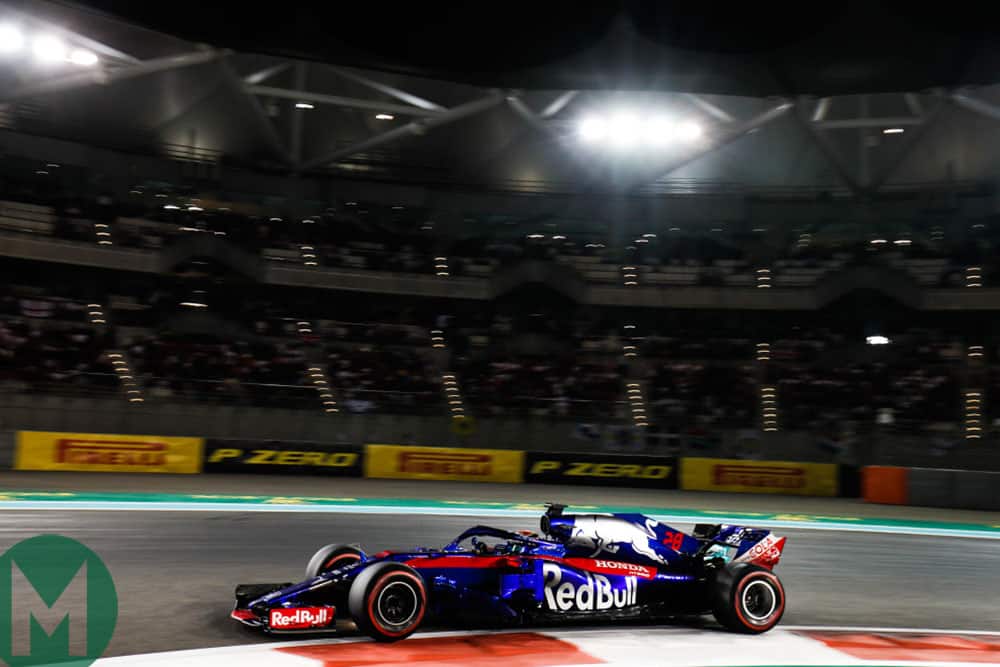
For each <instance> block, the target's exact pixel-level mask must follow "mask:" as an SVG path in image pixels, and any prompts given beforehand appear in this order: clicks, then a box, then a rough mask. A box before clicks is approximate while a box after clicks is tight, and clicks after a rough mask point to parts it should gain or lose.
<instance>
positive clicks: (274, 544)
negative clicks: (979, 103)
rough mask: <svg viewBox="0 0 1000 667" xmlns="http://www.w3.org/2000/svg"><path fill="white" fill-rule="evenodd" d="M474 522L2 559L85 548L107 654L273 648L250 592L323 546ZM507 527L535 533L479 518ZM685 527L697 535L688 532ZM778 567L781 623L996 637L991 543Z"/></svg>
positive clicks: (331, 519)
mask: <svg viewBox="0 0 1000 667" xmlns="http://www.w3.org/2000/svg"><path fill="white" fill-rule="evenodd" d="M476 522H477V521H476V519H475V518H469V517H434V516H419V517H415V516H406V517H394V516H391V515H384V516H383V515H329V514H327V515H318V514H310V513H287V514H286V513H283V514H266V513H252V512H247V513H235V512H226V513H219V514H215V513H209V512H188V513H174V512H138V511H136V512H132V511H121V512H107V513H101V512H84V511H72V512H56V511H13V512H6V513H5V514H3V515H2V516H0V552H2V551H3V550H6V549H7V548H9V547H10V546H12V545H13V544H14V543H15V542H17V541H19V540H22V539H26V538H28V537H32V536H34V535H37V534H39V533H59V534H63V535H68V536H70V537H74V538H76V539H79V540H81V541H83V542H84V543H85V544H87V545H88V546H89V547H91V548H92V549H94V550H95V551H96V552H97V553H98V554H99V555H100V556H101V557H102V558H104V560H105V562H106V563H107V565H108V567H109V568H110V570H111V573H112V575H113V576H114V578H115V582H116V584H117V587H118V596H119V621H118V628H117V630H116V632H115V637H114V639H113V640H112V642H111V646H110V647H109V648H108V652H107V655H123V654H130V653H141V652H151V651H165V650H177V649H185V648H203V647H211V646H223V645H230V644H240V643H249V642H256V641H268V640H267V639H266V638H263V637H260V636H258V635H255V634H251V633H248V632H246V631H244V630H243V629H242V628H240V627H238V626H237V625H236V623H235V622H233V621H230V620H229V619H228V618H227V615H228V613H229V610H230V608H231V604H232V591H233V586H234V585H235V584H236V583H240V582H255V581H258V582H266V581H292V580H298V579H300V578H301V576H302V570H303V569H304V567H305V563H306V561H307V560H308V559H309V556H310V555H311V554H312V552H313V551H314V550H315V549H316V548H318V547H319V546H322V545H324V544H327V543H331V542H346V543H355V542H356V543H360V544H362V545H363V546H364V547H365V548H366V549H368V550H369V551H373V552H375V551H380V550H382V549H386V548H391V547H396V548H405V547H410V546H419V545H427V546H432V545H441V544H444V543H446V542H447V541H449V540H450V539H451V538H453V537H454V536H455V535H456V534H458V533H459V532H460V531H461V530H463V529H464V528H466V527H468V526H469V525H472V524H473V523H476ZM482 522H483V523H491V524H493V525H496V526H499V527H506V528H535V525H534V522H528V523H527V524H526V522H524V521H519V520H511V519H483V520H482ZM678 527H679V528H685V529H686V528H689V527H688V526H683V525H680V526H678ZM783 532H784V534H786V535H788V536H789V543H788V547H787V548H786V550H785V557H784V558H783V560H782V563H781V565H780V566H779V568H778V570H777V571H778V573H779V574H780V575H781V577H782V580H783V581H784V583H785V587H786V589H787V593H788V600H789V605H788V611H787V612H786V614H785V620H784V622H785V623H788V624H807V625H851V626H859V625H867V626H895V627H914V628H951V629H980V630H1000V605H998V604H997V600H1000V576H998V575H997V572H1000V545H998V543H997V542H995V541H985V540H984V541H979V540H975V539H943V538H935V537H911V536H905V535H876V534H868V533H832V532H820V531H793V530H789V531H783Z"/></svg>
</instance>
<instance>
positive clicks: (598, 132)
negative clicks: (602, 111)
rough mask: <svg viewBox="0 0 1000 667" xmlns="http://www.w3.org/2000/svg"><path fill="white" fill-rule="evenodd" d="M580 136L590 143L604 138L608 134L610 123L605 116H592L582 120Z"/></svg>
mask: <svg viewBox="0 0 1000 667" xmlns="http://www.w3.org/2000/svg"><path fill="white" fill-rule="evenodd" d="M579 130H580V138H581V139H583V140H584V141H586V142H588V143H594V142H598V141H601V140H603V139H604V138H605V137H606V136H607V134H608V125H607V123H606V122H605V121H604V119H603V118H598V117H596V116H591V117H588V118H584V119H583V120H582V121H580V128H579Z"/></svg>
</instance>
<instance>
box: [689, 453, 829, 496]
mask: <svg viewBox="0 0 1000 667" xmlns="http://www.w3.org/2000/svg"><path fill="white" fill-rule="evenodd" d="M839 487H840V472H839V470H838V466H837V465H836V464H834V463H798V462H793V461H747V460H744V459H703V458H688V457H685V458H682V459H681V476H680V488H682V489H684V490H687V491H728V492H735V493H773V494H782V495H793V496H828V497H832V496H836V495H838V491H839Z"/></svg>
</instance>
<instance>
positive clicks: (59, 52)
mask: <svg viewBox="0 0 1000 667" xmlns="http://www.w3.org/2000/svg"><path fill="white" fill-rule="evenodd" d="M31 50H32V52H33V53H34V54H35V58H36V59H38V60H39V62H42V63H45V64H46V65H51V64H54V63H58V62H62V61H65V60H66V45H65V44H63V42H62V40H60V39H59V38H58V37H53V36H52V35H42V36H41V37H38V38H37V39H35V41H34V42H33V43H32V45H31Z"/></svg>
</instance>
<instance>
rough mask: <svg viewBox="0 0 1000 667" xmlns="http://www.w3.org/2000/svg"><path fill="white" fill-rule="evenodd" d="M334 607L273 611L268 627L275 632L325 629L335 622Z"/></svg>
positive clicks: (278, 609) (279, 609) (280, 608)
mask: <svg viewBox="0 0 1000 667" xmlns="http://www.w3.org/2000/svg"><path fill="white" fill-rule="evenodd" d="M334 612H335V610H334V608H333V607H293V608H290V609H285V608H282V607H279V608H277V609H272V610H271V616H270V618H269V619H268V625H270V626H271V627H272V628H274V629H275V630H305V629H308V628H324V627H326V626H328V625H329V624H330V622H331V621H333V616H334Z"/></svg>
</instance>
